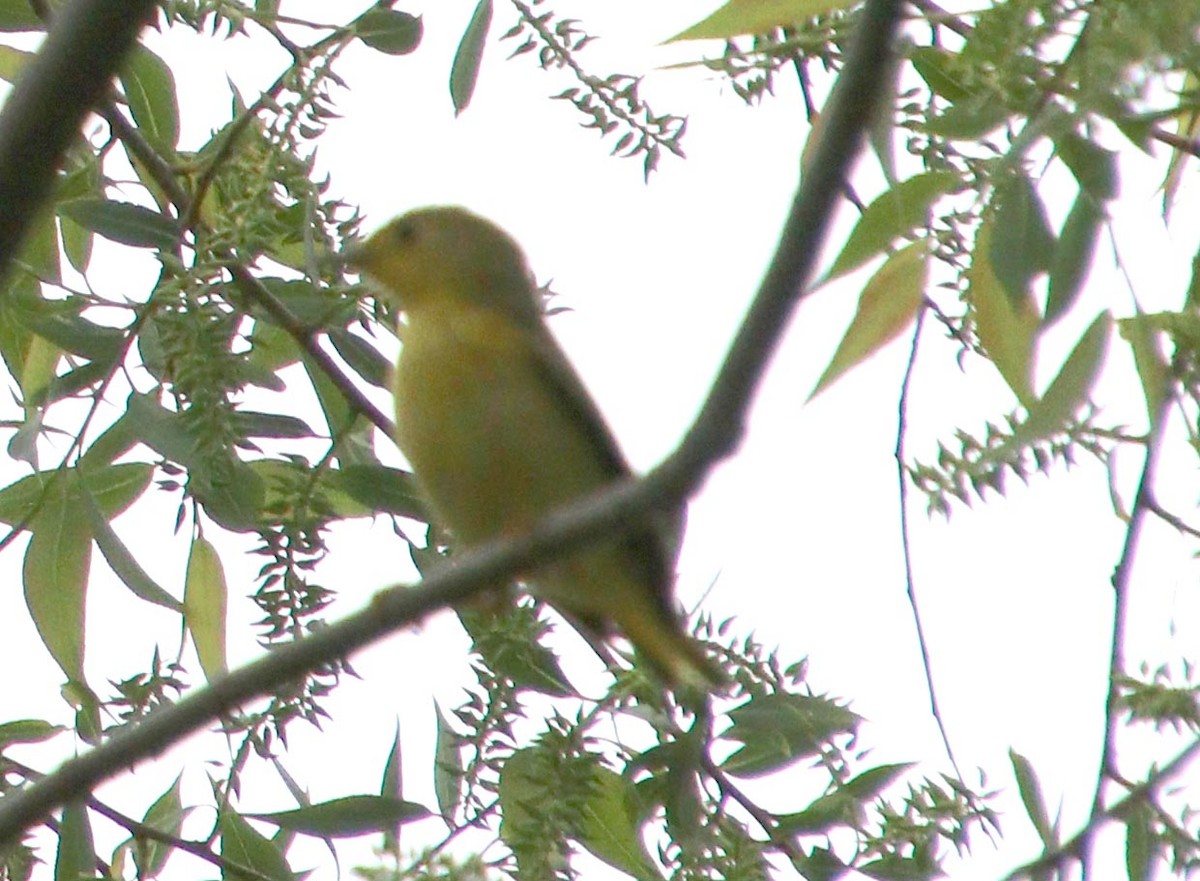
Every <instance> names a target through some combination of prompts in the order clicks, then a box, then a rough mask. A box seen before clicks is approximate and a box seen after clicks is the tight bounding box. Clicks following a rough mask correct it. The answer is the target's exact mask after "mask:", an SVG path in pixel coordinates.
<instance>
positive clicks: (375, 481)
mask: <svg viewBox="0 0 1200 881" xmlns="http://www.w3.org/2000/svg"><path fill="white" fill-rule="evenodd" d="M321 482H322V484H323V485H325V486H328V487H330V488H331V489H335V490H338V491H340V492H343V493H345V494H346V495H347V496H349V497H350V498H351V499H353V500H354V501H356V502H358V503H359V504H361V505H362V506H363V507H364V508H365V510H366V511H370V512H372V513H375V514H398V515H399V516H401V517H412V518H413V519H414V520H421V521H425V522H428V516H429V515H428V512H427V511H426V508H425V505H424V503H423V502H422V501H421V493H420V491H419V490H418V489H417V483H416V478H414V477H413V476H412V474H410V473H409V472H407V471H402V470H401V469H399V468H390V467H388V466H386V465H347V466H345V467H344V468H339V469H337V470H336V471H330V472H328V473H327V474H326V476H325V477H324V478H323V479H322V481H321Z"/></svg>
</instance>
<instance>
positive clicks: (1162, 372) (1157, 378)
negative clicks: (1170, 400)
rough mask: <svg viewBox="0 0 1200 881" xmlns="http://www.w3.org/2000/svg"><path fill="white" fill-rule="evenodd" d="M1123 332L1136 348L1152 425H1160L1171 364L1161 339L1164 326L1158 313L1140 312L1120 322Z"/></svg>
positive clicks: (1139, 372)
mask: <svg viewBox="0 0 1200 881" xmlns="http://www.w3.org/2000/svg"><path fill="white" fill-rule="evenodd" d="M1118 326H1119V328H1120V331H1121V336H1122V337H1124V338H1125V340H1126V341H1127V342H1128V343H1129V348H1130V349H1132V350H1133V363H1134V365H1135V366H1136V367H1137V372H1138V379H1140V380H1141V383H1142V394H1143V395H1144V396H1145V398H1146V413H1147V416H1148V423H1149V425H1150V429H1151V430H1152V431H1153V430H1154V429H1155V428H1157V427H1158V421H1159V418H1160V416H1161V415H1162V412H1163V410H1162V404H1163V400H1164V399H1165V398H1166V395H1167V388H1168V383H1169V382H1170V373H1171V368H1170V364H1169V363H1168V362H1167V359H1166V357H1165V356H1164V355H1163V353H1162V346H1161V345H1160V340H1161V339H1162V337H1163V331H1162V328H1161V327H1160V326H1159V323H1158V322H1157V321H1156V320H1155V319H1154V316H1151V315H1144V314H1142V313H1141V312H1139V313H1138V314H1137V315H1135V316H1134V317H1132V318H1122V319H1121V320H1120V321H1119V322H1118Z"/></svg>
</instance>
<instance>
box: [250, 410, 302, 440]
mask: <svg viewBox="0 0 1200 881" xmlns="http://www.w3.org/2000/svg"><path fill="white" fill-rule="evenodd" d="M233 419H234V425H236V426H237V429H238V432H239V433H240V434H242V435H243V436H245V437H285V438H307V437H315V436H316V435H315V434H314V433H313V430H312V429H311V428H310V427H309V425H308V423H307V422H305V421H304V420H303V419H300V418H299V417H297V416H288V415H287V414H285V413H258V412H256V411H254V410H238V411H236V412H235V413H234V417H233Z"/></svg>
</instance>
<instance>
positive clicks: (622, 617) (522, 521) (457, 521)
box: [347, 207, 721, 690]
mask: <svg viewBox="0 0 1200 881" xmlns="http://www.w3.org/2000/svg"><path fill="white" fill-rule="evenodd" d="M347 262H348V263H349V264H350V265H352V266H354V267H356V268H358V269H359V270H361V271H362V272H363V273H364V274H365V275H366V276H368V277H369V278H370V279H371V280H372V281H373V282H374V283H375V288H376V290H377V291H378V293H379V295H380V296H381V297H384V298H386V299H387V301H388V302H389V303H391V304H392V305H393V306H395V307H396V308H397V309H399V310H401V311H403V312H404V314H405V316H406V318H407V325H406V326H405V328H404V331H403V346H402V350H401V352H400V358H399V361H398V362H397V364H396V371H395V378H394V394H395V404H396V441H397V443H398V444H399V446H400V449H401V451H402V452H403V453H404V455H405V456H406V457H407V458H408V460H409V462H410V464H411V465H412V468H413V472H414V473H415V475H416V478H417V481H418V483H419V484H420V486H421V488H422V490H423V492H424V493H425V495H426V497H427V499H428V501H429V502H430V504H431V506H432V509H433V512H434V514H435V515H436V517H437V518H438V520H439V521H440V522H441V523H442V524H443V525H445V526H447V527H449V529H450V530H451V532H453V534H454V535H455V537H456V538H457V539H458V540H459V541H461V542H463V543H464V544H465V545H472V544H478V543H481V542H485V541H488V540H489V539H494V538H497V537H500V536H505V535H517V534H520V533H522V532H525V531H527V530H529V529H531V528H532V527H533V526H535V525H536V524H537V523H538V522H539V521H540V520H542V519H543V518H545V517H546V516H547V515H548V514H549V513H550V512H551V511H553V510H554V509H556V508H559V507H562V506H563V505H566V504H568V503H570V502H571V501H573V500H575V499H578V498H580V497H582V496H586V495H589V494H591V493H593V492H595V491H597V490H599V489H600V488H602V487H604V486H606V485H608V484H611V483H613V482H615V481H617V480H619V479H621V478H623V477H626V476H627V475H629V473H630V470H629V466H628V465H627V464H626V462H625V459H624V457H623V456H622V455H621V452H620V450H619V449H618V447H617V444H616V441H615V440H614V439H613V436H612V434H611V433H610V432H609V430H608V427H607V426H606V425H605V423H604V420H603V418H602V417H601V415H600V412H599V410H598V409H597V408H596V405H595V403H594V402H593V401H592V399H591V397H590V396H589V395H588V393H587V390H586V389H585V388H584V386H583V383H582V382H581V381H580V379H579V377H578V376H577V375H576V373H575V371H574V370H573V369H572V367H571V365H570V363H569V362H568V361H567V358H566V356H565V355H564V354H563V352H562V349H561V348H559V346H558V343H557V342H556V341H555V339H554V337H553V336H552V335H551V334H550V332H549V330H548V329H547V328H546V325H545V324H544V323H543V320H542V309H541V304H540V300H539V295H538V291H537V289H536V286H535V285H534V282H533V276H532V274H531V273H530V270H529V268H528V266H527V265H526V262H525V256H524V254H523V253H522V252H521V249H520V247H519V246H518V245H517V243H516V242H515V241H513V239H512V238H510V237H509V236H508V234H507V233H505V232H504V231H503V230H502V229H500V228H499V227H497V226H496V225H495V224H493V223H491V222H490V221H488V220H485V219H483V218H482V217H478V216H477V215H475V214H472V213H470V212H468V211H466V210H464V209H462V208H455V207H434V208H422V209H418V210H416V211H412V212H410V213H408V214H405V215H403V216H401V217H399V218H396V219H395V220H393V221H392V222H390V223H389V224H387V225H386V226H384V227H383V228H382V229H380V230H379V231H378V232H376V233H375V234H374V235H372V236H371V237H370V238H369V239H368V240H367V241H366V242H365V243H363V244H362V245H360V246H358V247H356V248H353V249H352V250H351V251H350V253H349V254H348V256H347ZM668 548H669V543H668V541H667V539H666V537H665V531H664V530H663V529H660V528H657V527H656V525H655V522H654V521H652V520H651V519H649V518H645V519H642V520H640V521H638V522H635V523H633V524H631V525H629V526H628V527H626V528H624V529H622V530H621V531H620V533H619V534H618V535H617V536H616V537H614V538H611V539H606V540H605V541H603V543H597V544H593V545H589V546H585V547H584V548H583V549H582V550H580V551H577V552H574V553H573V554H571V555H569V556H567V557H566V558H564V559H561V560H559V561H557V562H554V563H550V564H547V565H544V566H541V567H538V568H537V569H536V570H535V571H534V572H532V573H529V575H528V579H527V581H528V582H529V585H530V588H531V590H532V591H533V592H534V595H535V596H537V597H539V598H541V599H544V600H546V601H547V602H549V603H551V604H552V605H554V606H555V607H556V608H558V609H559V611H561V612H564V613H566V614H567V615H568V617H570V618H572V619H573V620H575V621H578V622H581V623H582V624H583V625H584V626H585V627H586V628H588V629H591V630H594V631H595V632H596V633H597V634H599V635H601V636H607V635H610V634H611V633H612V632H613V629H614V627H615V628H617V629H619V630H620V632H622V633H624V635H625V636H626V637H628V639H629V640H630V641H631V642H632V643H633V645H634V647H635V648H636V650H637V652H638V654H639V656H640V657H641V658H643V659H644V660H645V661H646V662H648V663H649V665H650V666H651V667H652V668H653V669H654V670H655V671H656V673H657V674H658V675H659V677H660V678H662V679H663V680H664V681H665V682H666V683H667V684H669V685H673V686H679V685H682V686H685V687H687V688H688V689H690V690H696V689H707V688H708V687H709V686H712V685H714V684H716V683H718V682H719V681H720V679H721V677H720V674H719V673H717V671H716V670H715V668H714V667H713V665H712V663H711V662H710V661H709V659H708V658H707V657H706V656H705V655H704V653H703V652H702V651H701V649H700V647H699V645H698V644H697V643H696V642H695V641H694V640H692V639H691V638H690V637H689V636H688V635H687V634H686V633H684V632H683V630H682V629H681V626H680V620H679V616H678V614H677V613H676V611H675V609H674V607H673V599H672V583H673V569H674V563H675V560H674V548H673V547H671V549H668Z"/></svg>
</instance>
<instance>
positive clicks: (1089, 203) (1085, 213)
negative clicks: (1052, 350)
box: [1042, 189, 1104, 326]
mask: <svg viewBox="0 0 1200 881" xmlns="http://www.w3.org/2000/svg"><path fill="white" fill-rule="evenodd" d="M1103 223H1104V212H1103V211H1101V210H1100V206H1099V204H1098V203H1097V202H1096V199H1095V197H1093V196H1092V194H1091V193H1089V192H1088V191H1087V190H1084V189H1080V191H1079V193H1078V195H1076V196H1075V204H1074V205H1072V206H1071V211H1070V213H1069V214H1068V215H1067V219H1066V221H1065V222H1064V223H1063V228H1062V234H1061V235H1060V236H1059V237H1058V247H1057V248H1055V249H1054V259H1053V261H1052V262H1051V264H1050V284H1049V292H1048V293H1047V295H1046V315H1045V317H1044V318H1043V319H1042V323H1043V324H1044V325H1046V326H1049V325H1051V324H1053V323H1054V322H1055V321H1057V320H1058V319H1060V318H1062V316H1064V315H1066V314H1067V313H1068V312H1070V311H1071V307H1072V306H1074V305H1075V301H1076V300H1078V299H1079V292H1080V291H1082V290H1083V283H1084V281H1086V280H1087V276H1088V271H1089V270H1090V269H1091V268H1092V256H1093V255H1094V254H1095V253H1096V242H1097V241H1098V240H1099V238H1100V229H1101V226H1102V225H1103Z"/></svg>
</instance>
